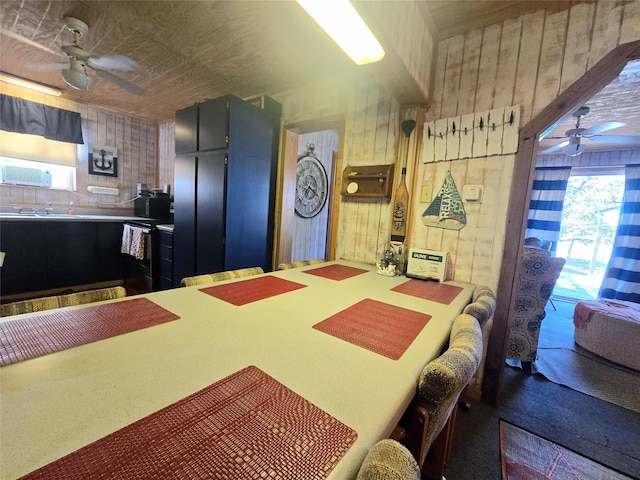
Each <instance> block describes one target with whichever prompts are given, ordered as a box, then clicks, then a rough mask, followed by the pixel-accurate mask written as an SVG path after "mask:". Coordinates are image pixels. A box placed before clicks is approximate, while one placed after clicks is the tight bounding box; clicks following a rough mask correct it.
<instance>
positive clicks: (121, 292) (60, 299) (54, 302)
mask: <svg viewBox="0 0 640 480" xmlns="http://www.w3.org/2000/svg"><path fill="white" fill-rule="evenodd" d="M126 296H127V291H126V290H125V289H124V287H120V286H117V287H107V288H99V289H95V290H87V291H84V292H76V293H69V294H67V295H54V296H49V297H41V298H32V299H29V300H21V301H19V302H12V303H5V304H3V305H0V317H8V316H10V315H18V314H21V313H33V312H41V311H43V310H52V309H54V308H61V307H70V306H73V305H82V304H85V303H93V302H100V301H102V300H111V299H115V298H123V297H126Z"/></svg>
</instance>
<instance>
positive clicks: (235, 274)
mask: <svg viewBox="0 0 640 480" xmlns="http://www.w3.org/2000/svg"><path fill="white" fill-rule="evenodd" d="M261 273H264V270H263V269H262V267H250V268H241V269H238V270H228V271H226V272H218V273H209V274H203V275H196V276H194V277H185V278H183V279H182V281H181V282H180V286H181V287H191V286H193V285H204V284H207V283H213V282H221V281H223V280H231V279H233V278H243V277H251V276H253V275H260V274H261Z"/></svg>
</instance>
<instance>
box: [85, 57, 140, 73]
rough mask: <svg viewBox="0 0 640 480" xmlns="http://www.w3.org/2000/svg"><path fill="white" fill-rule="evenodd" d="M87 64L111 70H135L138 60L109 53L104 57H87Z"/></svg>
mask: <svg viewBox="0 0 640 480" xmlns="http://www.w3.org/2000/svg"><path fill="white" fill-rule="evenodd" d="M89 64H90V65H91V66H95V67H97V68H106V69H113V70H126V71H130V70H135V69H136V68H137V67H138V62H136V61H135V60H133V59H131V58H129V57H127V56H125V55H109V56H104V57H93V56H92V57H89Z"/></svg>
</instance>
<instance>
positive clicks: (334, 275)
mask: <svg viewBox="0 0 640 480" xmlns="http://www.w3.org/2000/svg"><path fill="white" fill-rule="evenodd" d="M367 272H368V270H364V269H362V268H356V267H349V266H347V265H327V266H325V267H318V268H312V269H310V270H305V271H304V272H303V273H308V274H310V275H317V276H319V277H324V278H328V279H330V280H345V279H347V278H351V277H355V276H356V275H361V274H363V273H367Z"/></svg>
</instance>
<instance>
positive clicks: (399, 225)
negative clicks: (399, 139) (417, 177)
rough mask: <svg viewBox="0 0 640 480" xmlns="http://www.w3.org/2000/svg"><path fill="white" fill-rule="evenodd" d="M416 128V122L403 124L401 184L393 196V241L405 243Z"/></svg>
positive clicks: (408, 121)
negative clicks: (412, 138) (410, 160)
mask: <svg viewBox="0 0 640 480" xmlns="http://www.w3.org/2000/svg"><path fill="white" fill-rule="evenodd" d="M415 127H416V122H415V120H405V121H404V122H402V131H403V132H404V136H405V138H404V159H403V162H402V171H401V174H400V184H399V185H398V189H397V190H396V193H395V195H394V196H393V219H392V225H391V241H392V242H400V243H402V242H404V239H405V237H406V234H407V232H406V227H407V208H408V205H409V190H407V181H406V175H407V159H408V157H409V137H410V136H411V132H413V129H414V128H415Z"/></svg>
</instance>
